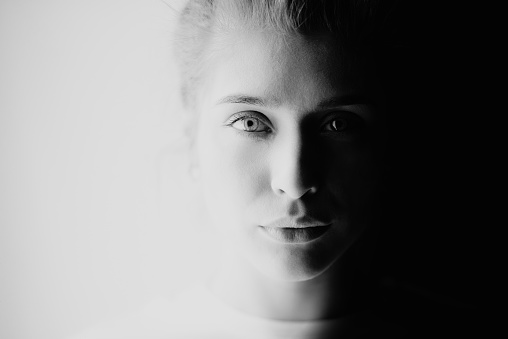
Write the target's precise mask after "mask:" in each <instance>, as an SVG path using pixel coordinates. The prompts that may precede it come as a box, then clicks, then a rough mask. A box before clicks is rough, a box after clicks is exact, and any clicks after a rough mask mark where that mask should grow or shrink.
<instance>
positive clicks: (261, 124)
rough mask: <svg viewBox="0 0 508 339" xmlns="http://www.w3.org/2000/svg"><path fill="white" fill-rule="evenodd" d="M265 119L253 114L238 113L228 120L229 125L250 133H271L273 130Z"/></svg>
mask: <svg viewBox="0 0 508 339" xmlns="http://www.w3.org/2000/svg"><path fill="white" fill-rule="evenodd" d="M263 117H264V116H263ZM263 117H262V116H257V114H256V113H253V112H242V113H237V114H234V115H233V116H232V117H231V118H230V119H229V120H228V122H227V125H228V126H231V127H233V128H236V129H237V130H240V131H244V132H249V133H260V132H270V131H271V128H270V127H269V126H268V123H266V122H265V121H263V120H264V119H263Z"/></svg>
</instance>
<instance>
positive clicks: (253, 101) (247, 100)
mask: <svg viewBox="0 0 508 339" xmlns="http://www.w3.org/2000/svg"><path fill="white" fill-rule="evenodd" d="M220 104H248V105H254V106H267V104H266V103H265V101H264V100H263V99H261V98H258V97H252V96H249V95H242V94H238V95H228V96H225V97H224V98H221V99H220V100H219V101H217V105H220Z"/></svg>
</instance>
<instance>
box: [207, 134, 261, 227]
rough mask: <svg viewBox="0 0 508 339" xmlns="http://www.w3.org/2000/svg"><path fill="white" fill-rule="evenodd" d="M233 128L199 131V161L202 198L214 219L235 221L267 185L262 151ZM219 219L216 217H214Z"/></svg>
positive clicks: (222, 221)
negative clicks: (200, 133)
mask: <svg viewBox="0 0 508 339" xmlns="http://www.w3.org/2000/svg"><path fill="white" fill-rule="evenodd" d="M235 134H236V132H234V131H228V130H226V131H224V130H218V131H217V133H214V132H213V131H209V132H208V133H203V134H202V139H201V142H200V145H199V147H200V150H199V162H200V168H201V172H202V173H201V174H202V185H203V189H204V194H205V199H206V201H207V205H208V207H209V210H210V213H211V215H212V217H214V219H215V220H216V222H220V223H221V224H223V223H228V224H230V223H238V222H239V221H240V220H243V219H245V217H244V215H243V214H244V213H245V211H247V210H248V207H249V206H250V205H252V204H253V202H254V201H255V200H256V199H257V197H259V196H260V195H261V194H262V192H263V191H264V190H265V189H266V185H267V181H266V178H267V177H266V171H264V163H263V159H264V157H263V156H262V152H261V151H260V150H259V148H258V147H256V146H255V144H253V143H252V142H247V141H243V140H241V138H238V137H237V136H235ZM217 219H218V220H217Z"/></svg>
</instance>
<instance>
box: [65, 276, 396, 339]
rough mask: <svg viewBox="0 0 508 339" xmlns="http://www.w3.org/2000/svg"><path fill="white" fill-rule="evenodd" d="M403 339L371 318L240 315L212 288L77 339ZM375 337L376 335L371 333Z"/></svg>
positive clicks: (155, 305) (159, 303)
mask: <svg viewBox="0 0 508 339" xmlns="http://www.w3.org/2000/svg"><path fill="white" fill-rule="evenodd" d="M369 329H370V330H371V331H374V333H376V334H377V335H381V334H382V335H383V337H384V336H385V335H387V334H388V335H389V336H390V337H392V338H397V337H400V333H396V332H398V331H395V329H394V328H392V327H387V326H386V325H385V324H382V323H379V322H375V321H372V318H371V317H370V316H369V315H368V314H366V313H360V314H356V315H354V316H351V317H347V318H339V319H331V320H317V321H279V320H270V319H263V318H259V317H254V316H251V315H248V314H245V313H243V312H240V311H237V310H235V309H233V308H231V307H230V306H228V305H226V304H225V303H223V302H222V301H221V300H220V299H218V298H217V297H216V296H215V295H214V294H213V293H212V292H211V291H210V290H208V288H206V287H205V286H203V285H196V286H194V287H192V288H190V289H188V290H186V291H184V292H183V293H182V294H180V295H179V296H178V298H177V300H175V302H173V303H169V302H167V301H162V300H159V301H156V302H153V303H151V304H150V305H148V306H147V307H145V308H144V309H143V310H142V311H140V312H138V313H137V314H135V315H132V316H130V317H127V318H125V319H123V320H120V321H117V322H116V323H114V324H111V325H110V326H106V327H101V328H97V329H94V330H90V331H87V332H85V333H83V334H81V335H79V336H76V337H73V338H72V339H120V338H121V339H127V338H128V339H134V338H143V339H156V338H157V339H160V338H165V339H168V338H175V339H204V338H206V339H286V338H287V339H326V338H358V337H363V335H364V334H366V333H367V330H369ZM369 333H372V332H369ZM369 337H370V336H369Z"/></svg>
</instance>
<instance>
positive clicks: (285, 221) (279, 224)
mask: <svg viewBox="0 0 508 339" xmlns="http://www.w3.org/2000/svg"><path fill="white" fill-rule="evenodd" d="M330 224H331V222H324V221H320V220H318V219H316V218H312V217H309V216H303V217H300V218H297V219H293V218H281V219H278V220H275V221H274V222H271V223H269V224H267V225H262V227H268V228H298V229H299V228H314V227H324V226H329V225H330Z"/></svg>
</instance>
